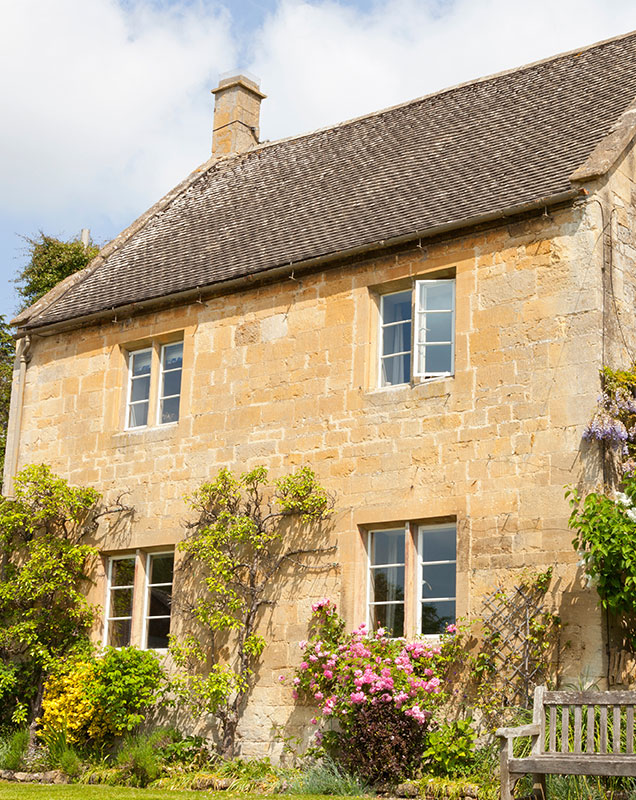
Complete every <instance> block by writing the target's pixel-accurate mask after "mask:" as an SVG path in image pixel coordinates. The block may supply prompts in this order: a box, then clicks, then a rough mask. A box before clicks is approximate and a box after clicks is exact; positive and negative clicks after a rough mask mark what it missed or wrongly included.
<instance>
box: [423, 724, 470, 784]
mask: <svg viewBox="0 0 636 800" xmlns="http://www.w3.org/2000/svg"><path fill="white" fill-rule="evenodd" d="M474 742H475V733H474V731H473V729H472V727H471V725H470V722H469V721H468V720H457V722H450V723H447V724H446V725H442V726H441V727H440V728H438V729H437V730H436V731H433V732H432V733H430V734H429V737H428V747H427V748H426V750H425V751H424V763H425V764H426V767H427V769H429V770H430V771H431V772H432V773H433V774H434V775H448V776H449V777H453V776H460V775H466V774H467V773H468V772H469V771H470V769H471V767H472V766H473V763H474V760H475V754H474V751H473V744H474Z"/></svg>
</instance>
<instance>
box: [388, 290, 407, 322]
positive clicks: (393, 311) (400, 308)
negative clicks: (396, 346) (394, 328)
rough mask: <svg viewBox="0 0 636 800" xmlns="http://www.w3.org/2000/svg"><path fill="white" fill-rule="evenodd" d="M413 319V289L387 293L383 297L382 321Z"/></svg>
mask: <svg viewBox="0 0 636 800" xmlns="http://www.w3.org/2000/svg"><path fill="white" fill-rule="evenodd" d="M407 319H408V320H410V319H411V291H410V289H409V290H408V291H406V292H397V293H396V294H385V295H384V296H383V297H382V322H383V323H384V324H385V325H386V323H387V322H400V321H403V320H407Z"/></svg>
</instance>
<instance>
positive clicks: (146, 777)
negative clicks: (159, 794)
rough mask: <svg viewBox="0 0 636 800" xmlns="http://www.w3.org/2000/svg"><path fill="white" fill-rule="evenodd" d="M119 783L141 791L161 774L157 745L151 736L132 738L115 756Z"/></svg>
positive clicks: (127, 740) (128, 739)
mask: <svg viewBox="0 0 636 800" xmlns="http://www.w3.org/2000/svg"><path fill="white" fill-rule="evenodd" d="M117 766H118V767H119V770H120V772H119V775H120V779H121V783H125V784H126V785H128V786H136V787H138V788H141V789H143V788H144V787H146V786H148V784H149V783H152V782H153V781H156V780H157V778H158V777H159V776H160V774H161V763H160V760H159V754H158V752H157V745H156V741H155V740H154V737H152V736H144V735H140V736H132V737H129V738H127V739H126V740H125V742H124V746H123V747H122V749H121V750H120V752H119V753H118V755H117Z"/></svg>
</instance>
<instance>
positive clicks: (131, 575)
mask: <svg viewBox="0 0 636 800" xmlns="http://www.w3.org/2000/svg"><path fill="white" fill-rule="evenodd" d="M111 564H112V566H111V573H110V585H111V586H132V585H133V583H134V581H135V559H134V556H133V557H131V558H114V559H113V560H112V562H111Z"/></svg>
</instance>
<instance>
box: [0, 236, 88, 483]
mask: <svg viewBox="0 0 636 800" xmlns="http://www.w3.org/2000/svg"><path fill="white" fill-rule="evenodd" d="M25 238H26V242H27V245H28V247H27V252H28V256H29V261H28V262H27V264H26V266H25V267H24V268H23V269H22V270H20V272H18V274H17V276H16V279H15V283H16V284H17V290H18V295H19V296H20V297H21V303H20V309H19V310H23V309H25V308H27V307H28V306H30V305H31V304H32V303H35V301H36V300H39V299H40V297H42V296H43V295H45V294H46V293H47V292H48V291H49V290H50V289H52V288H53V287H54V286H55V285H56V284H57V283H59V282H60V281H61V280H63V279H64V278H66V277H67V276H68V275H72V274H73V273H74V272H77V271H78V270H80V269H84V267H85V266H86V265H87V264H88V262H89V261H91V260H92V259H93V258H94V257H95V256H96V255H97V253H98V252H99V248H98V247H97V246H96V245H94V244H93V243H92V242H91V243H89V246H88V247H87V248H86V249H85V248H84V245H83V243H82V242H81V241H80V240H79V239H71V240H70V241H68V242H64V241H62V240H60V239H56V238H55V237H54V236H47V235H46V234H44V233H40V234H39V236H38V237H36V238H34V239H31V238H28V237H25ZM14 355H15V343H14V341H13V336H12V335H11V328H10V326H9V323H8V322H7V321H6V320H5V319H4V317H3V316H0V475H1V474H2V471H3V470H4V455H5V450H6V444H7V426H8V424H9V403H10V401H11V380H12V376H13V359H14Z"/></svg>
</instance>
